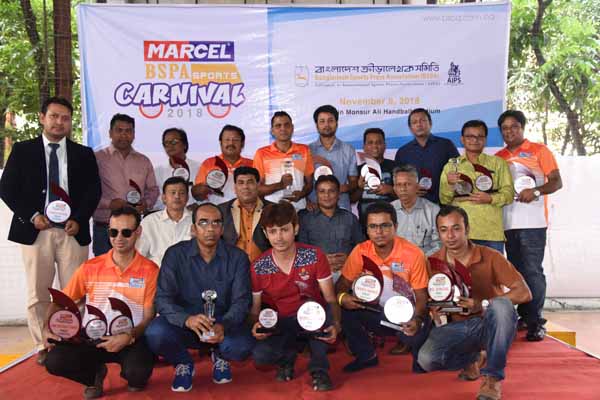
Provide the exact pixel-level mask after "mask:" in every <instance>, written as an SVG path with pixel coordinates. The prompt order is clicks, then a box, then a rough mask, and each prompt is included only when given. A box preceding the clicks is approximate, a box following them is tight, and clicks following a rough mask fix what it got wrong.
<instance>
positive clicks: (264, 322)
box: [256, 308, 277, 333]
mask: <svg viewBox="0 0 600 400" xmlns="http://www.w3.org/2000/svg"><path fill="white" fill-rule="evenodd" d="M258 322H260V325H261V327H260V328H257V329H256V332H257V333H276V332H277V311H275V310H274V309H272V308H264V309H262V310H261V311H260V313H259V314H258Z"/></svg>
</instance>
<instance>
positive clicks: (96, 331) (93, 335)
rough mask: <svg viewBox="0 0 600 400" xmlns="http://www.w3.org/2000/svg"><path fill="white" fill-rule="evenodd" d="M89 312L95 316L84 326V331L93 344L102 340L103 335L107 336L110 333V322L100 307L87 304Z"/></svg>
mask: <svg viewBox="0 0 600 400" xmlns="http://www.w3.org/2000/svg"><path fill="white" fill-rule="evenodd" d="M85 307H86V309H87V313H88V315H90V316H93V317H92V318H91V319H90V320H89V321H88V322H87V323H86V324H85V326H84V328H83V332H84V333H85V336H86V337H87V339H88V340H89V341H91V342H92V343H93V344H98V343H100V342H101V340H100V339H101V338H102V336H106V334H107V333H108V322H107V321H106V316H105V315H104V313H103V312H102V311H100V310H99V309H98V308H96V307H94V306H92V305H90V304H86V306H85Z"/></svg>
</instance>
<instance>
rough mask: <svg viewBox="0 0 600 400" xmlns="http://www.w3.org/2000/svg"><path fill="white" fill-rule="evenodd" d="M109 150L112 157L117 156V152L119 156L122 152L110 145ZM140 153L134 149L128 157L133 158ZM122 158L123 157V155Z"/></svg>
mask: <svg viewBox="0 0 600 400" xmlns="http://www.w3.org/2000/svg"><path fill="white" fill-rule="evenodd" d="M106 149H107V150H108V154H110V155H111V156H114V155H115V152H116V153H117V154H119V155H121V152H120V151H119V150H117V148H116V147H115V146H113V145H112V143H111V144H109V145H108V147H107V148H106ZM137 154H138V152H137V151H135V149H134V148H133V147H132V148H131V150H130V151H129V154H128V155H127V157H129V156H132V155H137ZM121 157H123V156H122V155H121Z"/></svg>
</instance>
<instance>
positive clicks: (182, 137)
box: [162, 128, 190, 153]
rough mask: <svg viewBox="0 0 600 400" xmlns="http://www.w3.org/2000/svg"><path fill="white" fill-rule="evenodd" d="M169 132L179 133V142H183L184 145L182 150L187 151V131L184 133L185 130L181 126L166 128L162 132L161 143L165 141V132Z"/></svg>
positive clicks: (188, 146)
mask: <svg viewBox="0 0 600 400" xmlns="http://www.w3.org/2000/svg"><path fill="white" fill-rule="evenodd" d="M171 132H175V133H177V134H178V135H179V139H180V140H181V142H182V143H183V147H184V151H185V152H186V153H187V152H188V149H189V148H190V145H189V143H188V138H187V133H185V131H184V130H183V129H181V128H167V129H165V131H164V132H163V134H162V143H163V144H164V143H165V136H167V133H171Z"/></svg>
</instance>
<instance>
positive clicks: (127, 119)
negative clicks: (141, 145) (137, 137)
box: [110, 113, 135, 129]
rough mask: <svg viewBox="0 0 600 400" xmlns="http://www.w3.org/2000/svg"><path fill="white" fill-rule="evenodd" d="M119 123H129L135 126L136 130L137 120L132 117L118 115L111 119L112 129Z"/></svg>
mask: <svg viewBox="0 0 600 400" xmlns="http://www.w3.org/2000/svg"><path fill="white" fill-rule="evenodd" d="M117 121H121V122H127V123H128V124H131V125H133V128H134V129H135V119H133V117H131V116H129V115H127V114H119V113H116V114H115V115H113V116H112V118H111V119H110V129H112V128H114V127H115V124H116V123H117Z"/></svg>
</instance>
